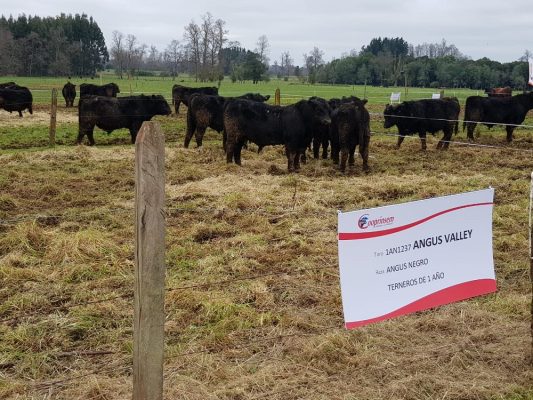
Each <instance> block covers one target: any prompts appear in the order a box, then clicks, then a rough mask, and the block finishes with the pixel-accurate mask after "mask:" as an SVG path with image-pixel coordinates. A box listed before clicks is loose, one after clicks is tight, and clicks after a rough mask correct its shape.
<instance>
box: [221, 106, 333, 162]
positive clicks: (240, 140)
mask: <svg viewBox="0 0 533 400" xmlns="http://www.w3.org/2000/svg"><path fill="white" fill-rule="evenodd" d="M330 122H331V119H330V116H329V111H328V109H327V108H326V107H324V105H323V104H322V102H320V101H316V100H300V101H299V102H298V103H296V104H293V105H290V106H285V107H281V106H271V105H268V104H264V103H257V102H253V101H249V100H242V99H233V100H229V101H228V102H227V103H226V106H225V108H224V129H225V131H226V134H227V143H226V161H227V162H228V163H231V162H232V161H233V160H235V163H236V164H238V165H241V149H242V146H243V144H244V142H245V141H246V140H250V141H251V142H254V143H255V144H257V145H258V146H259V147H260V148H262V147H264V146H269V145H277V144H283V145H285V153H286V155H287V163H288V170H289V172H293V171H295V170H298V169H299V168H300V155H301V154H302V153H303V152H304V151H305V149H306V148H307V146H308V145H309V144H310V143H311V139H312V137H313V125H314V124H329V123H330Z"/></svg>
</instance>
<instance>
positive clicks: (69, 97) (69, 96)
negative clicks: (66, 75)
mask: <svg viewBox="0 0 533 400" xmlns="http://www.w3.org/2000/svg"><path fill="white" fill-rule="evenodd" d="M61 93H62V94H63V98H64V99H65V103H66V106H65V107H74V99H75V98H76V85H73V84H72V83H70V82H67V83H65V86H63V89H62V90H61Z"/></svg>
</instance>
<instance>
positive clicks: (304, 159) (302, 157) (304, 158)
mask: <svg viewBox="0 0 533 400" xmlns="http://www.w3.org/2000/svg"><path fill="white" fill-rule="evenodd" d="M296 158H297V163H298V166H300V160H302V164H307V149H304V150H303V151H302V152H301V155H300V153H298V155H297V156H296Z"/></svg>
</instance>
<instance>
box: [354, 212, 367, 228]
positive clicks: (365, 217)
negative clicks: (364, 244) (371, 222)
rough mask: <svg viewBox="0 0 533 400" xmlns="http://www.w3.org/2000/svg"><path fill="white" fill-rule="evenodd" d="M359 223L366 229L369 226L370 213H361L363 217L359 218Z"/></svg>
mask: <svg viewBox="0 0 533 400" xmlns="http://www.w3.org/2000/svg"><path fill="white" fill-rule="evenodd" d="M357 225H359V228H361V229H366V228H368V214H364V215H361V218H359V222H358V223H357Z"/></svg>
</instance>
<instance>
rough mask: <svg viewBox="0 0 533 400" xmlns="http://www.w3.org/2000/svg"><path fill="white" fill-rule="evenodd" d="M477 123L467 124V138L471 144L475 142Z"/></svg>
mask: <svg viewBox="0 0 533 400" xmlns="http://www.w3.org/2000/svg"><path fill="white" fill-rule="evenodd" d="M476 125H477V123H476V122H467V123H466V137H467V138H468V141H469V142H473V141H474V130H475V129H476Z"/></svg>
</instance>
